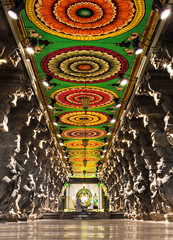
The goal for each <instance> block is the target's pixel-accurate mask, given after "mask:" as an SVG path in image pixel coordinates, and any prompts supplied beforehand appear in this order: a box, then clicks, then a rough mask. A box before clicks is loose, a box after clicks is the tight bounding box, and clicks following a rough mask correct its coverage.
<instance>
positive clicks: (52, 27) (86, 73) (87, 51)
mask: <svg viewBox="0 0 173 240" xmlns="http://www.w3.org/2000/svg"><path fill="white" fill-rule="evenodd" d="M151 5H152V1H151V0H148V1H144V0H134V1H133V0H123V1H121V0H86V1H80V0H69V1H67V0H56V1H55V0H45V1H44V0H43V1H41V0H40V1H34V0H26V6H25V10H22V12H21V16H22V21H23V23H24V28H25V30H26V33H27V36H28V37H29V39H30V42H32V43H33V44H34V46H35V53H34V56H33V57H34V62H35V64H36V69H37V70H36V71H37V74H38V76H39V79H40V80H41V82H43V80H44V79H49V87H45V86H44V85H42V88H43V89H44V93H45V99H46V101H45V104H48V103H52V104H53V107H54V108H53V109H51V110H49V111H50V113H51V115H52V119H53V121H55V122H57V124H58V126H54V128H55V130H56V132H57V134H58V135H57V136H58V139H59V143H61V145H62V146H61V149H62V150H63V152H64V156H65V160H66V161H67V165H68V166H69V173H72V175H71V177H77V178H81V177H84V174H83V171H84V170H85V171H86V174H85V177H96V176H97V175H96V173H97V170H99V169H100V166H101V163H102V161H103V156H105V155H104V153H103V151H104V149H106V148H107V145H108V146H109V141H110V140H111V139H112V136H113V135H114V134H115V133H114V132H113V129H114V124H115V123H111V122H110V121H111V120H112V119H116V116H117V114H118V111H120V109H121V107H120V108H116V103H117V102H121V101H122V99H123V97H124V94H125V92H126V91H127V89H126V88H127V86H129V85H128V84H127V85H126V86H121V85H120V80H119V78H118V74H119V75H122V74H127V75H125V76H126V77H127V78H129V76H128V75H130V74H131V71H132V68H134V64H136V65H135V66H137V62H136V61H135V62H134V60H135V57H136V56H135V54H134V53H133V51H134V47H133V46H132V40H133V42H135V40H137V39H138V38H139V40H140V39H141V36H139V37H138V34H141V35H142V34H143V32H144V30H146V29H145V28H146V25H147V22H148V21H149V18H150V21H151V17H150V16H151V15H150V14H151ZM149 27H150V26H148V29H149ZM148 29H147V30H148ZM130 36H131V38H130V39H129V37H130ZM150 37H151V36H150ZM119 44H120V45H119ZM137 60H138V59H137ZM128 91H132V88H129V90H128ZM84 96H86V97H88V98H90V100H91V101H90V105H89V107H88V109H86V111H85V110H84V109H83V107H82V104H81V98H82V97H84ZM116 121H117V119H116ZM109 132H110V135H109ZM85 138H86V139H89V142H88V145H87V147H86V148H85V147H84V146H83V143H82V139H85ZM106 142H108V144H106ZM84 159H86V160H87V165H86V167H85V166H84V164H83V160H84Z"/></svg>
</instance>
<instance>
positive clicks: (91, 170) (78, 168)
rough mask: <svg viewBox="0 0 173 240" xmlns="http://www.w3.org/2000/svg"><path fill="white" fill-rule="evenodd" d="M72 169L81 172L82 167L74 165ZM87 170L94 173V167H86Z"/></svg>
mask: <svg viewBox="0 0 173 240" xmlns="http://www.w3.org/2000/svg"><path fill="white" fill-rule="evenodd" d="M73 169H74V171H75V172H81V171H82V170H84V167H76V168H75V167H74V168H73ZM87 171H88V172H90V173H95V172H96V168H95V167H93V168H87ZM85 177H86V176H85Z"/></svg>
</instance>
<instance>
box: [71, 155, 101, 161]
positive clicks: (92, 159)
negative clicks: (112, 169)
mask: <svg viewBox="0 0 173 240" xmlns="http://www.w3.org/2000/svg"><path fill="white" fill-rule="evenodd" d="M84 159H86V160H87V161H88V162H95V163H97V162H98V161H99V158H96V157H84V155H83V157H73V158H70V159H69V161H70V162H78V163H79V162H81V163H83V160H84Z"/></svg>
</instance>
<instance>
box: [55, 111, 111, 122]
mask: <svg viewBox="0 0 173 240" xmlns="http://www.w3.org/2000/svg"><path fill="white" fill-rule="evenodd" d="M58 117H59V122H61V123H63V124H68V125H72V126H97V125H101V124H105V123H108V122H110V121H111V119H110V117H109V115H108V114H106V113H101V112H94V111H92V112H91V111H87V112H84V111H80V112H67V113H62V114H60V115H58Z"/></svg>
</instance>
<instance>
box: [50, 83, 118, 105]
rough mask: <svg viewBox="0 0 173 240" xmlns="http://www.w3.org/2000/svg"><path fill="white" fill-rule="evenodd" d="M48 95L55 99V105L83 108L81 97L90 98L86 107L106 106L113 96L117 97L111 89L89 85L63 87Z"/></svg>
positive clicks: (111, 102)
mask: <svg viewBox="0 0 173 240" xmlns="http://www.w3.org/2000/svg"><path fill="white" fill-rule="evenodd" d="M50 97H51V98H54V99H55V100H56V104H57V105H60V106H63V107H68V108H69V107H70V108H83V107H82V103H81V98H82V97H88V98H90V104H89V107H88V109H91V108H100V107H106V106H108V105H111V104H114V98H119V96H118V95H117V94H116V93H114V92H113V91H110V90H107V89H103V88H98V87H90V86H88V87H86V88H85V86H77V87H69V88H63V89H60V90H57V91H55V92H53V93H52V94H51V95H50Z"/></svg>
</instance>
